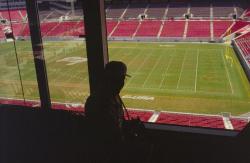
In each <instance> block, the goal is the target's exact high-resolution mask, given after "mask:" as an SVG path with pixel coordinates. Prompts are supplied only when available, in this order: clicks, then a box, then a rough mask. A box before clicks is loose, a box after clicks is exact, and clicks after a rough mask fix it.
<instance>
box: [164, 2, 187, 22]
mask: <svg viewBox="0 0 250 163" xmlns="http://www.w3.org/2000/svg"><path fill="white" fill-rule="evenodd" d="M187 9H188V5H187V3H180V2H179V3H174V2H171V3H169V7H168V13H167V17H168V18H171V17H183V16H184V14H186V13H187Z"/></svg>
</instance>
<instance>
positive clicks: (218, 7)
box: [213, 2, 236, 18]
mask: <svg viewBox="0 0 250 163" xmlns="http://www.w3.org/2000/svg"><path fill="white" fill-rule="evenodd" d="M232 14H236V13H235V11H234V4H233V3H231V2H213V16H214V17H230V18H231V17H232Z"/></svg>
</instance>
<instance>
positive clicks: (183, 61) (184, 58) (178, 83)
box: [176, 50, 187, 89]
mask: <svg viewBox="0 0 250 163" xmlns="http://www.w3.org/2000/svg"><path fill="white" fill-rule="evenodd" d="M186 55H187V50H186V51H185V54H184V57H183V60H182V64H181V72H180V74H179V79H178V82H177V86H176V89H178V88H179V85H180V81H181V74H182V72H183V67H184V63H185V60H186Z"/></svg>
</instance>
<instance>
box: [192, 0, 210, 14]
mask: <svg viewBox="0 0 250 163" xmlns="http://www.w3.org/2000/svg"><path fill="white" fill-rule="evenodd" d="M190 13H191V15H192V17H210V4H209V3H207V2H192V3H191V8H190Z"/></svg>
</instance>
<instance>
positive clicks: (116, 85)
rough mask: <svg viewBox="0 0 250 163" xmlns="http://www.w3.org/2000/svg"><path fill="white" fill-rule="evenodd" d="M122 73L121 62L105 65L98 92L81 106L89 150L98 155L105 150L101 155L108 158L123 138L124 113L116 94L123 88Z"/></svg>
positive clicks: (124, 71) (124, 68) (123, 74)
mask: <svg viewBox="0 0 250 163" xmlns="http://www.w3.org/2000/svg"><path fill="white" fill-rule="evenodd" d="M126 73H127V67H126V65H125V64H124V63H122V62H119V61H111V62H109V63H108V64H107V65H106V66H105V69H104V73H103V76H102V80H101V81H100V83H99V87H98V89H97V90H96V92H94V93H92V94H91V95H90V96H89V97H88V99H87V101H86V103H85V114H86V117H87V120H88V122H89V125H90V126H89V135H90V136H89V141H90V142H91V145H94V146H92V147H91V148H94V149H93V150H94V152H95V150H96V151H97V152H100V153H102V150H104V151H105V150H106V151H105V154H104V155H108V154H107V153H109V150H110V149H111V151H110V152H111V153H114V150H118V148H119V147H121V146H119V145H120V144H121V143H122V139H123V134H122V123H123V121H124V112H123V106H122V101H121V99H120V96H119V93H120V91H121V89H122V88H123V86H124V80H125V77H126ZM97 148H98V149H97ZM102 148H103V149H102ZM97 152H96V154H97ZM100 153H99V154H100ZM97 157H98V154H97Z"/></svg>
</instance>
